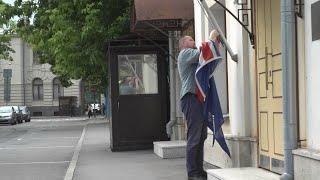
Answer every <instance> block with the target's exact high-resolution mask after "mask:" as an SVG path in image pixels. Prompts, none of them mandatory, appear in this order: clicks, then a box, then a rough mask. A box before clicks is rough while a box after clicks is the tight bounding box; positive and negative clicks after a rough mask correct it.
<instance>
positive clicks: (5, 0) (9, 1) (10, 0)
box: [2, 0, 14, 4]
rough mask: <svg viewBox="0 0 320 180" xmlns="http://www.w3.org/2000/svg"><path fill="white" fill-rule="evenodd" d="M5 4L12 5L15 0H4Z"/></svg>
mask: <svg viewBox="0 0 320 180" xmlns="http://www.w3.org/2000/svg"><path fill="white" fill-rule="evenodd" d="M2 1H3V2H5V3H10V4H13V2H14V0H2Z"/></svg>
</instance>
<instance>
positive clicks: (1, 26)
mask: <svg viewBox="0 0 320 180" xmlns="http://www.w3.org/2000/svg"><path fill="white" fill-rule="evenodd" d="M12 14H13V9H12V8H11V7H10V6H9V5H8V4H6V3H4V2H2V0H0V59H5V60H12V57H11V56H10V52H12V53H13V52H14V50H13V49H12V48H11V47H10V40H11V34H12V29H13V27H14V24H13V22H12V21H11V17H12Z"/></svg>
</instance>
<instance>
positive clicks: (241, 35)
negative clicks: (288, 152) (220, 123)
mask: <svg viewBox="0 0 320 180" xmlns="http://www.w3.org/2000/svg"><path fill="white" fill-rule="evenodd" d="M206 2H207V4H208V5H209V7H210V10H211V11H212V12H213V13H214V15H215V17H216V19H217V21H218V23H219V26H220V27H221V28H222V29H225V31H224V32H225V35H226V38H227V40H228V42H229V44H230V46H231V48H232V49H233V50H234V51H235V52H236V53H237V55H238V59H239V61H238V62H237V63H236V62H233V61H232V60H231V58H230V56H229V55H227V56H226V66H227V68H226V73H227V86H226V87H227V89H226V92H227V95H228V103H227V104H228V113H227V114H228V116H229V122H228V121H226V122H227V123H226V124H225V125H224V127H223V128H224V131H225V136H226V140H227V143H228V146H229V148H230V151H231V154H232V155H231V159H230V158H229V157H228V156H227V155H226V154H224V153H223V151H222V150H221V148H220V147H219V146H218V145H215V146H212V139H211V138H212V134H211V133H210V132H208V139H207V142H206V145H205V148H206V150H205V160H206V161H207V162H209V163H211V164H214V165H216V166H219V167H222V168H231V167H259V168H263V169H267V170H270V171H272V172H275V173H278V174H282V173H283V172H284V165H285V164H284V163H285V161H284V120H283V87H282V76H283V75H282V51H281V45H282V44H281V43H282V42H281V5H280V2H281V1H278V0H251V1H249V0H247V1H219V2H221V3H222V5H224V6H225V7H226V8H227V9H228V10H229V11H230V12H231V13H233V14H234V15H235V16H236V17H237V18H239V20H240V21H241V22H242V23H243V24H244V25H245V26H246V27H247V29H248V30H249V31H250V32H251V33H252V34H253V35H254V39H252V40H253V41H254V42H253V43H251V39H250V36H249V34H248V32H247V31H246V30H245V29H244V28H243V27H242V26H241V25H240V23H239V22H238V21H236V20H235V18H234V17H232V16H231V15H230V13H228V12H226V11H225V9H223V8H222V6H221V5H219V4H218V3H215V1H206ZM295 6H296V15H295V24H296V29H295V34H296V36H295V42H296V49H295V50H296V56H295V59H293V61H295V65H296V67H297V68H296V70H295V71H294V75H295V76H296V84H297V86H296V89H295V90H296V91H297V97H296V98H297V116H298V120H297V129H296V130H297V139H296V142H297V149H296V150H293V154H294V176H295V178H296V179H316V172H317V171H319V170H320V162H319V160H320V159H319V158H318V156H317V152H318V151H319V150H320V140H319V138H318V137H319V135H320V134H319V131H317V130H316V129H318V128H319V125H320V123H319V117H320V113H319V111H317V108H318V107H319V106H320V104H319V101H318V99H319V95H318V93H317V92H318V91H319V89H318V88H319V87H320V86H319V82H320V80H319V77H320V75H319V71H318V70H317V67H319V66H318V65H317V64H318V61H317V59H318V58H319V57H320V54H319V52H320V43H319V42H320V40H319V39H320V38H319V33H320V25H319V23H318V22H319V20H316V19H318V17H319V16H320V15H319V8H320V1H319V0H305V1H296V5H295ZM194 8H195V39H196V43H197V44H198V45H199V44H200V43H201V41H203V40H206V39H207V38H208V35H209V32H210V31H211V30H212V29H213V28H215V27H213V26H212V25H211V24H210V21H209V20H208V17H207V15H206V14H205V13H204V10H203V9H202V8H201V6H200V4H199V2H198V1H197V0H194ZM222 14H224V15H222ZM218 87H219V86H218ZM223 88H224V87H223ZM223 88H221V89H223ZM220 98H222V99H223V97H220Z"/></svg>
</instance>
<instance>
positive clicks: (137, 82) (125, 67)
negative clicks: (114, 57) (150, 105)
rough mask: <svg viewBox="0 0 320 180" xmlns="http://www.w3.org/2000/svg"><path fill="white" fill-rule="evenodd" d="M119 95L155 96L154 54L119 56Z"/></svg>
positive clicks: (155, 64) (155, 73)
mask: <svg viewBox="0 0 320 180" xmlns="http://www.w3.org/2000/svg"><path fill="white" fill-rule="evenodd" d="M118 61H119V94H120V95H132V94H157V93H158V69H157V55H156V54H137V55H119V56H118Z"/></svg>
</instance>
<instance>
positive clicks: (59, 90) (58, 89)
mask: <svg viewBox="0 0 320 180" xmlns="http://www.w3.org/2000/svg"><path fill="white" fill-rule="evenodd" d="M59 96H63V87H62V85H61V82H60V80H59V79H58V78H54V79H53V99H54V100H58V99H59Z"/></svg>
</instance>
